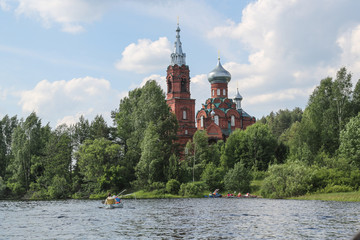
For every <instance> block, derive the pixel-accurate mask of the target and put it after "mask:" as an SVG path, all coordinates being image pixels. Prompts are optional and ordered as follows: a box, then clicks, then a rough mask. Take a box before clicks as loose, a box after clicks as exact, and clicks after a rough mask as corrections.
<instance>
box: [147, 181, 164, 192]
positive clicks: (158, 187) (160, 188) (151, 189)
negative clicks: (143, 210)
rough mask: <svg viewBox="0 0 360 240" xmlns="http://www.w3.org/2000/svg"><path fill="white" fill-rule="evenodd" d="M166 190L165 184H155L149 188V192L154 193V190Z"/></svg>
mask: <svg viewBox="0 0 360 240" xmlns="http://www.w3.org/2000/svg"><path fill="white" fill-rule="evenodd" d="M163 189H165V183H163V182H153V183H152V184H150V186H149V189H148V190H149V191H154V190H163Z"/></svg>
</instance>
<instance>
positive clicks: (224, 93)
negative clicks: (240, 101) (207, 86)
mask: <svg viewBox="0 0 360 240" xmlns="http://www.w3.org/2000/svg"><path fill="white" fill-rule="evenodd" d="M223 95H224V96H225V95H226V90H225V88H224V89H223Z"/></svg>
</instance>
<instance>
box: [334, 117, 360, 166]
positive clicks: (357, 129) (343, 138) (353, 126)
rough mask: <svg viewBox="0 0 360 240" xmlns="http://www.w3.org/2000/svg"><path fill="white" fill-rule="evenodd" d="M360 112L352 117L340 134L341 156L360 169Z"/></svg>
mask: <svg viewBox="0 0 360 240" xmlns="http://www.w3.org/2000/svg"><path fill="white" fill-rule="evenodd" d="M359 149H360V114H359V115H357V116H356V117H354V118H352V119H351V120H350V121H349V122H348V123H347V124H346V126H345V129H344V130H343V131H342V132H341V134H340V147H339V153H340V156H342V157H344V158H345V159H347V160H348V161H349V163H351V164H353V165H355V166H356V167H357V168H359V169H360V151H359Z"/></svg>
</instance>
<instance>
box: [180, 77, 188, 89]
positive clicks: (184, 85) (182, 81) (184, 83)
mask: <svg viewBox="0 0 360 240" xmlns="http://www.w3.org/2000/svg"><path fill="white" fill-rule="evenodd" d="M186 90H187V89H186V79H185V78H182V79H181V92H187V91H186Z"/></svg>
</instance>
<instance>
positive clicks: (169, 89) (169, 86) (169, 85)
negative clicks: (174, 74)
mask: <svg viewBox="0 0 360 240" xmlns="http://www.w3.org/2000/svg"><path fill="white" fill-rule="evenodd" d="M167 84H168V93H169V92H171V90H172V89H171V81H170V78H169V79H168V82H167Z"/></svg>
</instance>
